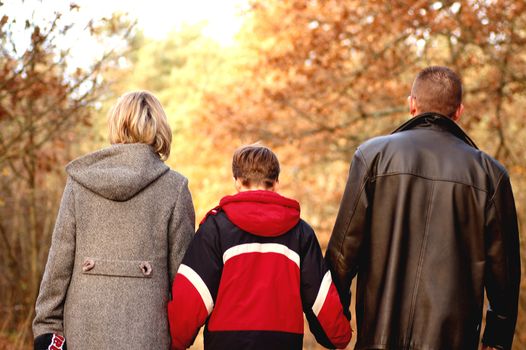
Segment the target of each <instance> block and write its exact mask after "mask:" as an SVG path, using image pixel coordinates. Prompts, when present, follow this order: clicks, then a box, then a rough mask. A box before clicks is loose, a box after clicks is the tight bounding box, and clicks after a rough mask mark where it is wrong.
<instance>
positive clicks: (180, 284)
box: [168, 217, 223, 350]
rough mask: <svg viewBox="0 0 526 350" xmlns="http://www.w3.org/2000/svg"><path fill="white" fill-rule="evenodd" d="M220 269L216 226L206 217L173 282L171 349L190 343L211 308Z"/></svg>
mask: <svg viewBox="0 0 526 350" xmlns="http://www.w3.org/2000/svg"><path fill="white" fill-rule="evenodd" d="M203 257H206V258H203ZM222 270H223V258H222V254H221V247H220V244H219V235H218V229H217V226H216V223H215V220H214V218H213V217H208V218H207V219H206V221H205V222H204V223H203V224H202V225H201V226H200V227H199V229H198V230H197V233H196V234H195V236H194V238H193V240H192V242H191V243H190V246H189V247H188V250H187V252H186V254H185V256H184V259H183V262H182V264H181V265H180V266H179V269H178V271H177V275H176V276H175V279H174V282H173V286H172V301H171V302H169V303H168V319H169V321H170V334H171V336H172V349H178V350H179V349H186V348H188V347H190V346H191V345H192V343H193V341H194V339H195V337H196V335H197V332H198V331H199V328H201V326H202V325H203V324H204V323H205V322H206V320H207V318H208V316H209V315H210V313H211V312H212V310H213V308H214V300H215V299H216V296H217V290H218V288H219V281H220V279H221V272H222Z"/></svg>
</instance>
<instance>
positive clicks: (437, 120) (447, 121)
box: [392, 112, 478, 149]
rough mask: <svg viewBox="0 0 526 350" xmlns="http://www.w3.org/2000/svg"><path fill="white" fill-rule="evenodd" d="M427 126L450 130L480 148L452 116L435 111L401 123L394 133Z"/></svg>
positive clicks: (472, 145) (469, 143)
mask: <svg viewBox="0 0 526 350" xmlns="http://www.w3.org/2000/svg"><path fill="white" fill-rule="evenodd" d="M425 127H429V128H438V129H441V130H444V131H447V132H450V133H451V134H453V135H455V136H456V137H458V138H459V139H461V140H462V141H464V142H465V143H467V144H468V145H470V146H471V147H473V148H476V149H478V147H477V145H476V144H475V142H474V141H473V140H472V139H471V138H470V137H469V136H468V135H467V134H466V132H465V131H464V130H462V128H461V127H460V126H459V125H458V124H457V123H455V121H453V120H452V119H451V118H448V117H446V116H443V115H442V114H439V113H434V112H430V113H422V114H419V115H417V116H416V117H414V118H411V119H409V120H408V121H406V122H405V123H403V124H402V125H400V126H399V127H398V128H396V129H395V130H394V131H393V132H392V134H395V133H397V132H401V131H405V130H411V129H416V128H425Z"/></svg>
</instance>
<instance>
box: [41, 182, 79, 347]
mask: <svg viewBox="0 0 526 350" xmlns="http://www.w3.org/2000/svg"><path fill="white" fill-rule="evenodd" d="M72 182H73V180H71V178H68V180H67V183H66V187H65V189H64V194H63V196H62V201H61V204H60V208H59V212H58V216H57V220H56V222H55V228H54V230H53V234H52V238H51V247H50V250H49V255H48V260H47V264H46V268H45V270H44V276H43V278H42V283H41V285H40V291H39V294H38V298H37V301H36V306H35V319H34V321H33V334H34V336H35V346H37V344H40V343H41V342H42V340H43V339H44V338H46V339H47V338H49V339H50V340H52V339H55V338H57V339H58V338H60V335H63V334H64V328H63V327H64V325H63V313H64V301H65V298H66V293H67V290H68V287H69V283H70V280H71V275H72V272H73V265H74V261H75V236H76V235H75V200H74V193H73V183H72ZM54 334H55V335H54ZM47 345H50V344H47ZM46 348H47V346H46Z"/></svg>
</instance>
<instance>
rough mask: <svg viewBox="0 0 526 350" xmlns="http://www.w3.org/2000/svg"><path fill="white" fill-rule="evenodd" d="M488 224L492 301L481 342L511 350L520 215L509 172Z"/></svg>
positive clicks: (492, 204) (486, 280)
mask: <svg viewBox="0 0 526 350" xmlns="http://www.w3.org/2000/svg"><path fill="white" fill-rule="evenodd" d="M486 217H487V219H486V220H487V222H486V237H485V238H486V270H485V276H484V284H485V288H486V294H487V297H488V301H489V306H488V310H487V313H486V328H485V330H484V336H483V338H482V342H483V343H484V344H485V345H488V346H492V347H495V348H497V349H504V350H507V349H511V345H512V342H513V335H514V331H515V323H516V321H517V307H518V298H519V287H520V276H521V267H520V247H519V230H518V225H517V214H516V211H515V202H514V199H513V192H512V189H511V184H510V180H509V177H508V175H507V173H504V174H503V175H502V176H501V179H500V181H499V184H498V186H497V189H496V191H495V194H494V195H493V198H492V199H491V202H490V204H489V208H488V212H487V216H486Z"/></svg>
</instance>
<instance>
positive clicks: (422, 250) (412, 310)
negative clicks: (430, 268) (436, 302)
mask: <svg viewBox="0 0 526 350" xmlns="http://www.w3.org/2000/svg"><path fill="white" fill-rule="evenodd" d="M435 189H436V185H435V182H434V181H433V184H432V188H431V194H430V195H429V199H428V204H427V209H426V224H425V227H424V230H425V231H424V238H423V240H422V245H421V247H420V256H419V258H418V265H417V271H416V277H415V286H414V288H413V295H412V296H411V307H410V310H409V325H408V326H409V327H408V329H409V332H410V334H412V333H413V327H414V316H415V315H414V313H415V308H416V299H417V295H418V289H419V287H420V278H421V275H422V268H423V265H424V259H425V251H426V248H427V241H428V237H429V221H430V218H431V208H432V206H433V198H434V196H435Z"/></svg>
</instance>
